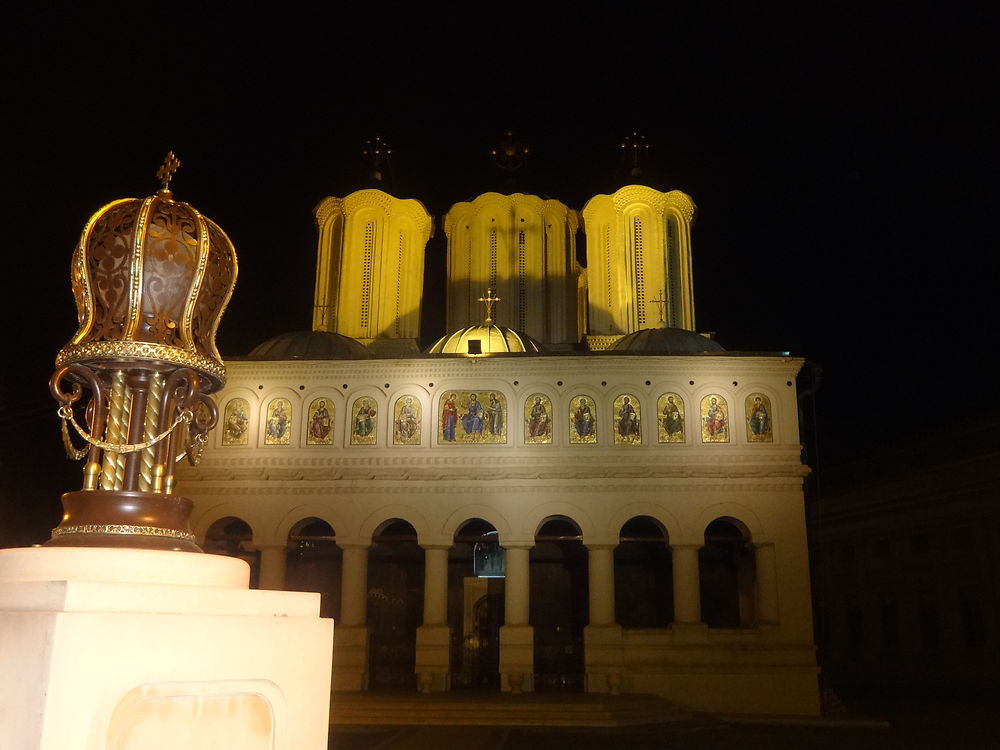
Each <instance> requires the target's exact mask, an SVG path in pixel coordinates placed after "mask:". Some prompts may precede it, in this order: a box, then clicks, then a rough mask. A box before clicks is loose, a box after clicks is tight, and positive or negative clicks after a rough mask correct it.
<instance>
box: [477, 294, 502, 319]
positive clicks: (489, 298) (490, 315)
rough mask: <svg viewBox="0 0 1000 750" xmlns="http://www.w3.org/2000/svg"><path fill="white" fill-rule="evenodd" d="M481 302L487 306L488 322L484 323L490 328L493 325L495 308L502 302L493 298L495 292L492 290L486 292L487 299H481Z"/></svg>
mask: <svg viewBox="0 0 1000 750" xmlns="http://www.w3.org/2000/svg"><path fill="white" fill-rule="evenodd" d="M479 301H480V302H482V303H483V304H484V305H486V320H485V321H484V322H485V323H486V325H488V326H490V325H493V306H494V305H495V304H496V303H497V302H500V301H501V300H500V298H499V297H494V296H493V290H492V289H487V290H486V296H485V297H480V298H479Z"/></svg>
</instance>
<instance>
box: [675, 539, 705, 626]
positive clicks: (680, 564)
mask: <svg viewBox="0 0 1000 750" xmlns="http://www.w3.org/2000/svg"><path fill="white" fill-rule="evenodd" d="M670 549H671V561H672V563H673V569H674V624H673V626H672V629H673V631H674V637H675V638H678V637H679V638H686V637H688V636H690V635H692V634H694V633H699V634H701V635H705V634H707V632H708V627H707V626H706V625H705V624H704V623H703V622H702V621H701V576H700V575H699V571H698V550H700V549H701V545H700V544H673V545H671V548H670Z"/></svg>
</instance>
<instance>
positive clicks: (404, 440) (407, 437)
mask: <svg viewBox="0 0 1000 750" xmlns="http://www.w3.org/2000/svg"><path fill="white" fill-rule="evenodd" d="M392 442H393V445H420V400H419V399H418V398H417V397H416V396H400V397H399V398H397V399H396V403H395V405H394V406H393V407H392Z"/></svg>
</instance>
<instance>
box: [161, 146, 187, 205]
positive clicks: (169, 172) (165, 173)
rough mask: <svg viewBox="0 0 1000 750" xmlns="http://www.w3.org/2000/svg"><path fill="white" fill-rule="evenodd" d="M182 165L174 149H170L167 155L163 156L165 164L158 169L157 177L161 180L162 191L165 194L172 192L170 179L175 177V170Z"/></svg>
mask: <svg viewBox="0 0 1000 750" xmlns="http://www.w3.org/2000/svg"><path fill="white" fill-rule="evenodd" d="M180 165H181V160H180V159H178V158H177V157H176V156H174V152H173V151H168V152H167V155H166V156H165V157H164V158H163V164H161V165H160V168H159V169H157V170H156V179H158V180H159V181H160V183H161V184H162V187H161V188H160V192H161V193H163V194H165V195H166V194H169V193H170V180H172V179H173V177H174V172H176V171H177V168H178V167H179V166H180Z"/></svg>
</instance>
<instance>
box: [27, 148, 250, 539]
mask: <svg viewBox="0 0 1000 750" xmlns="http://www.w3.org/2000/svg"><path fill="white" fill-rule="evenodd" d="M179 166H180V162H179V161H178V160H177V158H176V157H175V156H174V155H173V153H169V154H167V158H166V160H165V161H164V163H163V165H162V166H161V167H160V169H159V170H158V171H157V177H158V178H159V179H160V181H161V183H162V188H161V189H160V190H159V191H158V192H157V193H156V194H155V195H152V196H150V197H148V198H146V199H144V200H143V199H139V198H126V199H123V200H118V201H114V202H112V203H109V204H108V205H106V206H104V207H103V208H102V209H100V210H99V211H98V212H97V213H95V214H94V215H93V216H92V217H91V218H90V220H89V221H88V222H87V224H86V226H85V227H84V229H83V234H82V235H81V237H80V243H79V245H77V247H76V250H75V252H74V253H73V263H72V282H73V295H74V297H75V298H76V307H77V312H78V317H79V330H78V331H77V332H76V335H75V336H74V337H73V338H72V339H71V340H70V342H69V343H68V344H67V345H66V346H65V347H63V349H62V350H61V351H60V352H59V355H58V356H57V357H56V367H57V368H58V369H57V370H56V372H55V373H54V374H53V376H52V378H51V380H50V381H49V387H50V390H51V391H52V395H53V397H55V399H56V400H57V401H58V402H59V403H60V406H59V410H58V411H59V416H60V417H61V418H62V420H63V422H62V429H63V441H64V443H65V446H66V450H67V453H68V454H69V455H70V457H71V458H75V459H80V458H84V457H85V458H86V464H85V467H84V472H83V473H84V481H83V489H82V490H80V491H77V492H68V493H66V494H65V495H63V510H64V513H63V519H62V523H60V524H59V526H58V527H56V528H55V529H53V531H52V539H51V540H50V541H49V542H47V543H46V544H47V545H48V546H77V547H80V546H83V547H105V546H108V547H143V548H150V549H177V550H185V551H191V552H197V551H200V550H199V548H198V546H197V545H196V544H195V541H194V535H193V534H192V533H191V529H190V525H189V520H188V519H189V516H190V513H191V501H190V500H187V499H186V498H183V497H180V496H178V495H174V494H173V489H174V474H173V465H174V463H175V462H176V461H177V460H179V459H180V458H182V457H183V456H185V455H186V456H187V458H188V460H190V461H192V462H193V463H195V462H197V460H198V459H199V458H200V456H201V451H202V449H203V447H204V443H205V438H206V436H207V434H208V431H209V430H210V429H212V427H214V426H215V424H216V422H217V421H218V412H217V409H216V406H215V403H214V402H213V401H212V399H211V398H209V397H208V394H209V393H212V392H213V391H216V390H218V389H219V388H221V387H222V386H223V385H224V384H225V367H224V365H223V363H222V358H221V357H220V356H219V352H218V350H217V349H216V347H215V332H216V330H217V328H218V325H219V320H220V319H221V317H222V313H223V312H224V310H225V308H226V304H227V303H228V302H229V298H230V296H231V295H232V292H233V286H234V285H235V283H236V271H237V264H236V251H235V250H234V249H233V244H232V242H230V241H229V238H228V237H227V236H226V234H225V232H223V231H222V230H221V229H220V228H219V227H218V226H217V225H216V224H215V223H214V222H212V221H211V220H210V219H208V218H206V217H204V216H202V215H201V214H200V213H199V212H198V211H197V210H195V209H194V208H193V207H191V206H190V205H188V204H187V203H182V202H180V201H175V200H174V199H173V194H172V193H171V191H170V180H171V178H172V177H173V173H174V172H175V171H176V170H177V168H178V167H179ZM88 392H89V395H90V398H89V399H85V398H84V396H85V393H88ZM81 423H82V424H81ZM70 427H72V428H73V430H74V431H75V432H76V433H77V434H78V435H79V436H80V437H82V438H83V439H84V440H86V442H87V443H88V445H87V446H86V447H84V448H76V447H74V446H73V443H72V440H71V435H70ZM182 446H183V448H184V450H183V452H181V447H182Z"/></svg>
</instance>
